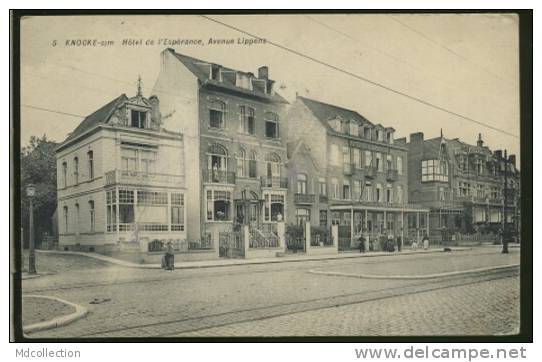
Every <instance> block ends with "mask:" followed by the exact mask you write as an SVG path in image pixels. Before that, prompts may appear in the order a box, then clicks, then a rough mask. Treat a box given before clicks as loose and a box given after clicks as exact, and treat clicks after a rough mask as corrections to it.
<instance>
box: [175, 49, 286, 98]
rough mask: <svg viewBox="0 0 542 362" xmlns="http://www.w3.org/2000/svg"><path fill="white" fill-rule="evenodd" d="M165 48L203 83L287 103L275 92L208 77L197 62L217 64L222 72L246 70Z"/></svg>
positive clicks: (246, 73)
mask: <svg viewBox="0 0 542 362" xmlns="http://www.w3.org/2000/svg"><path fill="white" fill-rule="evenodd" d="M167 50H168V51H170V52H171V54H173V55H174V56H175V58H177V59H178V60H179V61H180V62H181V63H182V64H183V65H184V66H185V67H186V68H187V69H188V70H189V71H190V72H191V73H192V74H194V75H195V76H196V77H197V78H198V80H199V81H200V82H202V83H203V84H204V85H213V86H215V87H218V88H224V89H229V90H233V91H236V92H239V93H243V94H247V95H252V96H257V97H260V98H265V99H268V100H271V101H274V102H278V103H288V101H287V100H286V99H284V98H283V97H282V96H280V95H279V94H278V93H276V92H274V94H266V93H264V92H259V91H256V90H250V89H245V88H242V87H237V86H236V85H235V83H232V82H228V81H223V82H220V81H217V80H214V79H211V78H210V77H209V75H210V74H207V73H206V72H204V71H203V70H202V68H201V67H200V66H198V64H209V65H218V66H219V67H220V68H221V70H222V72H224V71H226V72H235V73H242V74H245V75H248V74H249V73H248V72H243V71H240V70H235V69H232V68H228V67H225V66H222V65H220V64H216V63H212V62H208V61H206V60H201V59H197V58H194V57H190V56H188V55H184V54H179V53H177V52H175V51H174V50H173V49H171V48H168V49H167ZM254 79H255V80H260V81H263V79H260V78H254ZM269 81H271V82H273V80H271V79H269Z"/></svg>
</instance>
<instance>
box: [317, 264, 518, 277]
mask: <svg viewBox="0 0 542 362" xmlns="http://www.w3.org/2000/svg"><path fill="white" fill-rule="evenodd" d="M516 267H519V264H508V265H499V266H491V267H487V268H477V269H470V270H459V271H453V272H446V273H438V274H426V275H375V274H351V273H342V272H326V271H320V270H315V269H311V270H309V273H311V274H319V275H327V276H337V277H348V278H358V279H399V280H401V279H402V280H417V279H434V278H442V277H449V276H457V275H466V274H475V273H481V272H486V271H493V270H501V269H512V268H516Z"/></svg>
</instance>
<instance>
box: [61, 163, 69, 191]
mask: <svg viewBox="0 0 542 362" xmlns="http://www.w3.org/2000/svg"><path fill="white" fill-rule="evenodd" d="M62 183H63V184H64V187H67V186H68V163H67V162H62Z"/></svg>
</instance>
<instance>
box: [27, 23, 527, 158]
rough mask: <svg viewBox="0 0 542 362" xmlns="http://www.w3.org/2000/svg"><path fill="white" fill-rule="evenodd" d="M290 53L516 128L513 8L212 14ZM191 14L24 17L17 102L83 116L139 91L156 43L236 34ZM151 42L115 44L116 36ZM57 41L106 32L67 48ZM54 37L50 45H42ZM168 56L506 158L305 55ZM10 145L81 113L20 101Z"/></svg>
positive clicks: (451, 125)
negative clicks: (17, 131) (265, 70)
mask: <svg viewBox="0 0 542 362" xmlns="http://www.w3.org/2000/svg"><path fill="white" fill-rule="evenodd" d="M212 17H213V18H215V19H218V20H220V21H223V22H225V23H228V24H230V25H232V26H235V27H237V28H241V29H244V30H247V31H249V32H251V33H254V34H256V35H258V36H260V37H263V38H266V39H267V40H270V41H273V42H275V43H279V44H282V45H284V46H287V47H289V48H291V49H293V50H295V51H298V52H300V53H303V54H306V55H308V56H311V57H313V58H316V59H319V60H321V61H324V62H326V63H329V64H332V65H334V66H337V67H339V68H342V69H344V70H346V71H349V72H352V73H355V74H357V75H360V76H362V77H365V78H368V79H370V80H372V81H374V82H378V83H382V84H384V85H386V86H388V87H391V88H394V89H397V90H399V91H402V92H405V93H408V94H410V95H412V96H414V97H417V98H421V99H423V100H424V101H427V102H430V103H433V104H435V105H438V106H440V107H443V108H446V109H449V110H452V111H454V112H457V113H460V114H462V115H465V116H467V117H470V118H473V119H475V120H478V121H480V122H483V123H487V124H490V125H491V126H493V127H495V128H499V129H502V130H504V131H506V132H507V133H511V134H514V135H519V66H518V20H517V18H516V17H515V16H514V15H484V14H476V15H474V14H472V15H455V14H447V15H429V14H427V15H308V16H304V15H249V16H239V15H236V16H232V15H228V16H212ZM238 37H243V34H240V33H239V32H237V31H235V30H232V29H228V28H225V27H224V26H222V25H220V24H216V23H213V22H211V21H209V20H208V19H205V18H202V17H199V16H81V17H28V18H25V19H23V20H22V31H21V73H22V74H21V84H22V86H21V88H22V89H21V103H22V104H24V105H28V106H32V107H40V108H47V109H51V110H55V111H59V112H64V113H70V114H77V115H88V114H90V113H92V112H93V111H94V110H96V109H97V108H99V107H101V106H102V105H104V104H105V103H107V102H109V101H110V100H112V99H113V98H115V97H117V96H118V95H120V94H121V93H126V94H127V95H128V96H132V95H134V94H135V91H136V85H135V84H136V80H137V77H138V75H139V74H140V75H141V78H142V81H143V92H144V95H145V96H149V95H150V94H149V92H150V91H151V89H152V87H153V85H154V81H155V79H156V77H157V75H158V72H159V67H160V57H159V54H160V52H161V51H162V50H163V49H164V48H166V46H164V45H159V44H156V43H157V42H158V40H159V39H163V38H167V39H173V40H175V39H202V40H203V42H204V43H207V42H208V40H209V38H215V39H230V38H233V39H237V38H238ZM131 38H133V39H142V40H143V43H145V42H146V40H147V39H152V40H154V41H155V44H154V45H144V44H143V45H141V46H122V45H121V42H122V40H123V39H131ZM68 39H92V40H93V39H97V40H112V41H114V43H115V44H114V45H113V46H108V47H100V46H97V47H83V46H79V47H77V46H74V47H68V46H66V45H65V41H66V40H68ZM55 40H56V46H53V42H54V41H55ZM173 48H175V50H176V51H177V52H180V53H184V54H187V55H191V56H195V57H199V58H202V59H204V60H208V61H211V62H214V63H218V64H223V65H225V66H228V67H232V68H235V69H239V70H244V71H251V72H253V73H257V68H258V67H259V66H261V65H268V66H269V73H270V77H271V78H272V79H274V80H276V84H277V88H276V89H277V90H278V92H279V93H281V95H283V96H284V97H285V98H287V99H288V100H289V101H293V100H294V99H295V94H296V92H297V93H299V94H300V95H304V96H307V97H311V98H314V99H317V100H320V101H323V102H328V103H332V104H336V105H339V106H342V107H346V108H350V109H354V110H356V111H358V112H359V113H361V114H363V115H364V116H365V117H366V118H368V119H369V120H371V121H372V122H373V123H381V124H383V125H384V126H392V127H394V128H395V129H396V130H397V137H403V136H408V135H409V134H410V133H412V132H418V131H422V132H424V134H425V137H426V138H432V137H437V136H438V135H440V129H441V128H442V129H443V132H444V135H445V136H446V137H449V138H454V137H459V138H460V139H462V140H463V141H466V142H470V143H474V142H475V141H476V138H477V135H478V133H482V135H483V138H484V140H485V141H486V144H487V145H488V146H489V147H491V148H492V149H501V148H507V149H508V151H509V153H516V154H518V158H519V139H518V138H515V137H512V136H509V135H506V134H503V133H500V132H497V131H495V130H492V129H489V128H486V127H483V126H480V125H478V124H475V123H472V122H469V121H466V120H463V119H461V118H458V117H457V116H453V115H451V114H448V113H444V112H442V111H438V110H436V109H433V108H430V107H428V106H426V105H423V104H420V103H416V102H414V101H413V100H410V99H406V98H404V97H401V96H399V95H397V94H393V93H391V92H389V91H386V90H384V89H381V88H378V87H375V86H374V85H371V84H369V83H367V82H364V81H361V80H358V79H355V78H353V77H351V76H348V75H346V74H343V73H340V72H337V71H335V70H332V69H329V68H327V67H325V66H323V65H320V64H317V63H315V62H312V61H310V60H308V59H305V58H302V57H299V56H297V55H294V54H291V53H288V52H286V51H284V50H281V49H278V48H276V47H274V46H272V45H270V44H266V45H252V46H242V45H204V46H198V45H193V46H174V47H173ZM21 115H22V118H21V122H22V124H21V137H22V140H21V141H22V144H23V145H24V144H27V143H28V140H29V138H30V136H31V135H42V134H46V135H47V136H48V138H51V139H53V140H55V141H62V140H63V139H64V138H65V137H66V136H67V134H68V133H69V132H71V131H72V130H73V129H74V128H75V127H76V126H77V125H78V124H79V122H80V121H81V118H77V117H73V116H69V115H61V114H56V113H50V112H45V111H41V110H36V109H32V108H29V107H24V106H23V107H22V108H21Z"/></svg>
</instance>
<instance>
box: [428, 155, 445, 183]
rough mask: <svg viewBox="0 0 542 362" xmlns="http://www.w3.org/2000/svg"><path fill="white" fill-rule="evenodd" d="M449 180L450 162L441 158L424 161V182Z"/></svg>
mask: <svg viewBox="0 0 542 362" xmlns="http://www.w3.org/2000/svg"><path fill="white" fill-rule="evenodd" d="M424 181H445V182H447V181H448V163H447V162H446V161H440V160H424V161H422V182H424Z"/></svg>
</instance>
